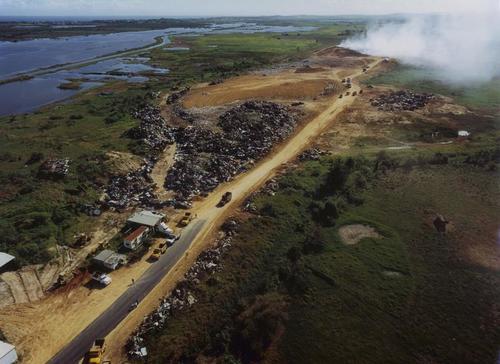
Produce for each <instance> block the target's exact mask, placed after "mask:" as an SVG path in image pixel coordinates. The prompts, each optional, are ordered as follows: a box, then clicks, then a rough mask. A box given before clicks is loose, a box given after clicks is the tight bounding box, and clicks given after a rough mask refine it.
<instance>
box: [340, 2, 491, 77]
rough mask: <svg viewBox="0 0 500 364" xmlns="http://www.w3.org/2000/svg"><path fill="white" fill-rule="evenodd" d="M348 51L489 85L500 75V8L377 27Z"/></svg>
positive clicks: (416, 18)
mask: <svg viewBox="0 0 500 364" xmlns="http://www.w3.org/2000/svg"><path fill="white" fill-rule="evenodd" d="M342 46H344V47H346V48H351V49H354V50H357V51H360V52H363V53H367V54H371V55H376V56H383V57H392V58H396V59H398V60H400V61H401V62H402V63H406V64H410V65H414V66H419V67H424V68H428V69H430V70H432V71H434V74H435V75H437V77H439V78H440V79H441V80H443V81H447V82H451V83H470V82H474V83H482V82H487V81H490V80H491V79H493V78H495V77H498V76H500V9H498V8H496V7H495V8H494V9H492V11H490V12H477V13H471V14H448V15H427V16H424V15H419V16H411V17H405V18H404V19H401V20H399V21H391V22H385V23H379V24H374V25H372V26H370V27H369V28H368V30H367V31H366V33H365V34H363V35H362V36H360V37H357V38H353V39H348V40H346V41H345V42H343V44H342Z"/></svg>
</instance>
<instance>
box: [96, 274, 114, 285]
mask: <svg viewBox="0 0 500 364" xmlns="http://www.w3.org/2000/svg"><path fill="white" fill-rule="evenodd" d="M92 279H93V280H94V281H96V282H99V283H100V284H102V285H103V286H109V284H110V283H111V277H110V276H108V275H107V274H105V273H102V272H94V273H93V274H92Z"/></svg>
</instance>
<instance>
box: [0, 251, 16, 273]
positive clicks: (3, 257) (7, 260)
mask: <svg viewBox="0 0 500 364" xmlns="http://www.w3.org/2000/svg"><path fill="white" fill-rule="evenodd" d="M14 259H15V257H14V256H12V255H10V254H7V253H1V252H0V272H5V271H8V270H9V269H10V268H12V265H13V262H14Z"/></svg>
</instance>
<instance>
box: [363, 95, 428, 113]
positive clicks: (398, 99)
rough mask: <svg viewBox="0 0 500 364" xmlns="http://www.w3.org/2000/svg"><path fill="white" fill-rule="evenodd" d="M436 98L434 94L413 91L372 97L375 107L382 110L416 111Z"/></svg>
mask: <svg viewBox="0 0 500 364" xmlns="http://www.w3.org/2000/svg"><path fill="white" fill-rule="evenodd" d="M433 98H434V95H433V94H428V93H423V94H417V93H414V92H411V91H406V90H402V91H395V92H390V93H389V94H384V95H381V96H379V97H377V98H376V99H371V100H370V102H371V104H372V106H373V107H377V108H378V109H379V110H380V111H414V110H417V109H421V108H423V107H424V106H425V105H427V103H429V101H431V100H432V99H433Z"/></svg>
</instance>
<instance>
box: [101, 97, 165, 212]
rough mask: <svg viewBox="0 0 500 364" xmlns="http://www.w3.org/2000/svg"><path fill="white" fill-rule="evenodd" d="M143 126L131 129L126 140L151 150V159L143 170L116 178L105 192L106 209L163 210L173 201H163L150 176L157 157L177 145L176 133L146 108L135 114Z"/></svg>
mask: <svg viewBox="0 0 500 364" xmlns="http://www.w3.org/2000/svg"><path fill="white" fill-rule="evenodd" d="M132 116H133V117H135V118H137V119H139V120H140V124H139V125H138V126H136V127H134V128H132V129H130V130H129V131H128V132H127V133H126V136H127V137H129V138H132V139H136V140H139V141H140V142H141V143H143V144H144V145H145V146H146V147H148V149H149V156H148V157H147V158H146V159H145V160H144V162H143V163H142V165H141V167H140V168H139V169H137V170H135V171H132V172H129V173H127V174H126V175H118V176H113V177H111V179H110V182H109V184H108V185H107V186H106V187H105V189H104V192H105V194H104V198H103V200H102V201H101V205H103V206H105V207H106V208H115V209H118V210H124V209H126V208H128V207H130V206H140V207H143V208H162V207H165V206H169V205H171V204H172V203H173V202H172V201H163V202H162V201H160V200H159V199H158V197H157V196H156V194H155V193H154V190H155V188H156V185H155V184H154V182H153V180H152V178H151V176H150V174H151V172H152V171H153V168H154V166H155V164H156V162H157V160H158V154H159V153H160V152H162V151H163V150H164V149H165V148H166V147H167V146H168V145H170V144H173V143H174V142H175V129H174V128H171V127H170V126H168V124H167V122H166V120H165V119H164V118H163V116H161V111H160V109H159V108H157V107H153V106H150V105H147V106H144V107H142V108H140V109H138V110H136V111H134V112H133V113H132Z"/></svg>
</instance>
